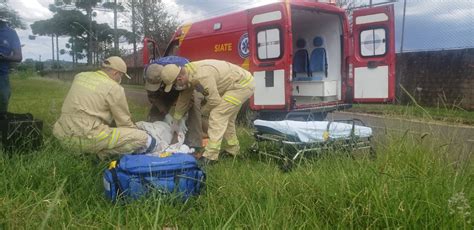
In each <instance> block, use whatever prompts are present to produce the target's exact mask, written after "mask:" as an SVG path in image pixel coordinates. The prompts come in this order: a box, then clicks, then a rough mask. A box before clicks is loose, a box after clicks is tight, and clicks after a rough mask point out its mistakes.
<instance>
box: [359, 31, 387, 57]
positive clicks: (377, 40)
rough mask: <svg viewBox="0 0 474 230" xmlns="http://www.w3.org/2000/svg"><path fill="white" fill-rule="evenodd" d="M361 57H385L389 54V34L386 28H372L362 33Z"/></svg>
mask: <svg viewBox="0 0 474 230" xmlns="http://www.w3.org/2000/svg"><path fill="white" fill-rule="evenodd" d="M359 45H360V55H361V56H362V57H374V56H383V55H385V54H386V53H387V32H386V30H385V29H384V28H375V29H374V28H371V29H367V30H363V31H361V32H360V44H359Z"/></svg>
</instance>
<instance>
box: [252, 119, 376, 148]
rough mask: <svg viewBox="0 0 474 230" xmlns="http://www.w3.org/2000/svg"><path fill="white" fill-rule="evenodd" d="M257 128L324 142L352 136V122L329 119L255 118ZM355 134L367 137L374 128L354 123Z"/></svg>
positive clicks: (301, 140) (306, 140) (302, 140)
mask: <svg viewBox="0 0 474 230" xmlns="http://www.w3.org/2000/svg"><path fill="white" fill-rule="evenodd" d="M253 124H254V126H255V128H256V129H257V130H258V131H260V132H263V133H272V132H275V131H277V132H279V134H283V135H286V136H288V137H290V138H291V139H293V140H294V141H300V142H308V143H309V142H323V141H326V140H327V139H328V138H329V139H347V138H350V137H351V132H352V126H353V125H352V124H347V123H343V122H331V124H330V125H329V129H328V124H329V121H290V120H284V121H265V120H255V121H254V122H253ZM274 134H276V133H274ZM354 135H355V136H358V137H361V138H366V137H371V136H372V128H370V127H366V126H361V125H354Z"/></svg>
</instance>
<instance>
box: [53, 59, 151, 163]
mask: <svg viewBox="0 0 474 230" xmlns="http://www.w3.org/2000/svg"><path fill="white" fill-rule="evenodd" d="M123 76H126V77H128V78H129V79H130V77H129V76H128V75H127V65H126V64H125V62H124V61H123V60H122V58H120V57H116V56H113V57H109V58H107V59H106V60H105V61H104V62H103V63H102V67H101V69H100V70H99V71H96V72H82V73H79V74H77V75H76V76H75V77H74V81H73V82H72V85H71V88H70V90H69V92H68V94H67V96H66V99H65V100H64V104H63V106H62V109H61V116H60V117H59V119H58V120H57V121H56V123H55V124H54V127H53V134H54V136H55V137H56V138H58V139H59V140H60V141H61V142H62V143H64V144H67V145H68V146H70V147H73V148H74V149H77V150H79V151H81V152H88V153H95V154H97V155H98V156H99V158H101V159H104V158H106V157H108V156H110V155H121V154H127V153H128V154H129V153H143V152H152V151H153V150H154V148H155V146H156V140H155V139H154V138H153V137H151V136H150V135H148V134H147V133H146V132H145V131H143V130H139V129H137V127H136V126H135V124H134V123H133V122H132V119H131V115H130V111H129V108H128V104H127V99H126V97H125V92H124V89H123V87H122V86H121V85H120V82H121V80H122V77H123ZM113 123H115V126H116V127H113Z"/></svg>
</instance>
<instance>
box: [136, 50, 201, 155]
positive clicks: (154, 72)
mask: <svg viewBox="0 0 474 230" xmlns="http://www.w3.org/2000/svg"><path fill="white" fill-rule="evenodd" d="M188 63H189V61H188V59H186V58H183V57H178V56H167V57H162V58H160V59H158V60H156V61H154V62H153V63H152V64H150V65H149V66H147V68H146V69H145V89H146V90H147V94H148V100H149V101H150V103H151V109H150V113H149V115H148V120H149V121H151V122H154V121H161V120H163V119H164V117H165V115H166V114H168V113H169V112H171V114H172V115H173V116H174V119H175V120H180V119H181V118H182V117H183V115H184V114H182V115H179V114H177V113H173V112H172V111H174V109H175V107H174V106H175V103H176V100H177V98H178V95H179V93H180V91H178V90H175V89H172V90H171V91H170V92H164V85H163V84H162V81H161V71H162V69H163V67H164V66H166V65H168V64H175V65H177V66H179V67H183V66H185V65H187V64H188ZM202 99H203V96H202V94H201V93H199V92H196V91H194V92H193V95H192V100H191V101H189V103H187V104H181V106H184V108H178V110H181V111H185V110H186V111H188V110H189V112H188V116H187V120H186V126H187V127H188V132H186V138H185V141H184V143H185V144H186V145H188V146H190V147H192V148H195V149H196V150H199V149H200V148H201V144H202V121H201V101H202ZM173 128H174V129H176V128H177V127H173ZM173 131H177V130H173Z"/></svg>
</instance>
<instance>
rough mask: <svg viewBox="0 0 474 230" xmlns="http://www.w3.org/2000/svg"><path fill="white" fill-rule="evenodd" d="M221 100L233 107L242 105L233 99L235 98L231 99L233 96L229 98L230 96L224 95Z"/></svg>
mask: <svg viewBox="0 0 474 230" xmlns="http://www.w3.org/2000/svg"><path fill="white" fill-rule="evenodd" d="M222 98H223V99H224V100H225V101H227V102H229V103H231V104H234V105H240V104H242V102H241V101H240V100H239V99H237V98H235V97H233V96H230V95H224V96H223V97H222Z"/></svg>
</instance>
